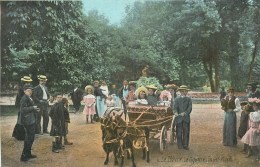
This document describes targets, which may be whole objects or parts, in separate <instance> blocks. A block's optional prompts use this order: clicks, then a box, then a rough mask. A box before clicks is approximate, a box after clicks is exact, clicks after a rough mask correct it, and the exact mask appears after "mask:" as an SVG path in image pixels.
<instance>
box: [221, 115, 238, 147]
mask: <svg viewBox="0 0 260 167" xmlns="http://www.w3.org/2000/svg"><path fill="white" fill-rule="evenodd" d="M236 122H237V116H236V113H235V112H234V111H231V112H225V117H224V127H223V145H224V146H235V145H237V132H236V130H237V127H236Z"/></svg>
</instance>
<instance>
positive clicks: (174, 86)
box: [164, 84, 178, 89]
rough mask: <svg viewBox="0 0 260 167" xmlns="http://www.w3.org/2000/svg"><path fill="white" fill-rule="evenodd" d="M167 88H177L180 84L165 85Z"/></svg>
mask: <svg viewBox="0 0 260 167" xmlns="http://www.w3.org/2000/svg"><path fill="white" fill-rule="evenodd" d="M164 87H165V88H166V89H177V88H178V86H177V85H175V84H167V85H165V86H164Z"/></svg>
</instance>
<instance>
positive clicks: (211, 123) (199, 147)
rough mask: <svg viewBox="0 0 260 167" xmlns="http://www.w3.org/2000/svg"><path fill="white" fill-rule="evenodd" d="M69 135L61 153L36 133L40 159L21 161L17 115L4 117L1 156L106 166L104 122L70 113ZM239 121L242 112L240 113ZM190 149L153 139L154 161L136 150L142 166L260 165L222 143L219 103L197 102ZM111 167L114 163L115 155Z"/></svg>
mask: <svg viewBox="0 0 260 167" xmlns="http://www.w3.org/2000/svg"><path fill="white" fill-rule="evenodd" d="M70 116H71V123H70V125H69V130H70V132H69V136H68V138H69V139H70V140H71V141H73V143H74V144H73V145H72V146H66V148H65V150H64V151H61V152H60V153H58V154H56V153H52V152H51V142H52V138H51V137H50V136H48V135H39V136H36V139H35V142H34V144H33V150H32V152H33V153H34V154H36V155H37V156H38V158H36V159H33V160H30V161H28V162H25V163H24V162H20V155H21V152H22V148H23V142H21V141H17V140H15V139H14V138H12V137H11V134H12V130H13V127H14V125H15V122H16V116H9V117H3V116H2V117H0V120H1V157H2V162H1V164H2V166H4V167H14V166H15V167H16V166H26V167H35V166H46V167H52V166H56V167H57V166H62V167H63V166H68V167H71V166H72V167H83V166H84V167H86V166H87V167H103V166H104V165H103V162H104V160H105V152H104V151H103V150H102V143H101V130H100V124H99V123H96V124H85V118H84V115H83V114H73V113H71V114H70ZM237 116H238V121H239V117H240V113H237ZM191 119H192V120H191V136H190V150H189V151H186V150H179V149H177V146H176V144H173V145H169V146H168V147H167V149H166V151H165V152H164V153H163V154H161V153H160V152H159V143H158V142H156V141H153V142H151V144H150V145H151V147H150V154H151V155H150V163H149V164H148V163H146V162H145V161H143V160H142V156H141V150H136V151H135V159H136V164H137V166H138V167H173V166H174V167H179V166H192V167H199V166H203V167H207V166H212V167H220V166H221V167H223V166H230V167H233V166H241V167H260V163H258V162H257V161H256V160H254V158H245V155H244V154H242V153H240V150H241V149H242V143H241V142H239V144H238V146H237V147H224V146H222V143H221V142H222V126H223V112H222V111H221V110H220V109H219V104H194V105H193V112H192V114H191ZM110 157H111V160H110V161H109V164H108V165H107V166H108V167H110V166H114V165H113V160H114V158H113V156H112V154H111V156H110ZM124 166H126V167H130V166H131V162H130V160H127V159H126V160H125V165H124Z"/></svg>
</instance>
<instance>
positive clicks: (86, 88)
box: [85, 85, 94, 93]
mask: <svg viewBox="0 0 260 167" xmlns="http://www.w3.org/2000/svg"><path fill="white" fill-rule="evenodd" d="M88 89H91V90H92V93H94V87H93V86H92V85H87V86H86V87H85V91H86V92H87V93H88Z"/></svg>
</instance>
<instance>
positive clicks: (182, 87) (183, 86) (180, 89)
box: [178, 85, 190, 91]
mask: <svg viewBox="0 0 260 167" xmlns="http://www.w3.org/2000/svg"><path fill="white" fill-rule="evenodd" d="M184 90H186V91H189V90H190V89H189V88H188V86H186V85H181V86H180V87H179V88H178V91H184Z"/></svg>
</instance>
